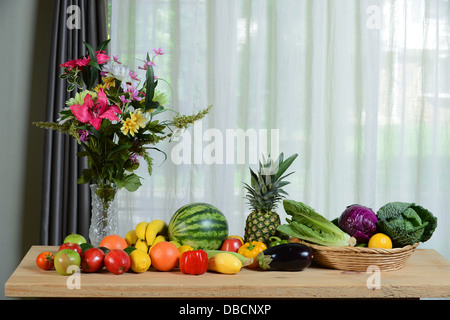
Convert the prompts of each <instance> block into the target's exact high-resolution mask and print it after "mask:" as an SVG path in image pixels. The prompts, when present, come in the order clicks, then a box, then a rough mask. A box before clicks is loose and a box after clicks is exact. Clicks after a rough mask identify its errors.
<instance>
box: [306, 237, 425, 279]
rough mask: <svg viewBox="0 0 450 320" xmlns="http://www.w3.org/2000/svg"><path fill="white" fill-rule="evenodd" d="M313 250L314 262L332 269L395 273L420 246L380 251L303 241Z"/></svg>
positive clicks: (377, 249)
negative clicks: (375, 267)
mask: <svg viewBox="0 0 450 320" xmlns="http://www.w3.org/2000/svg"><path fill="white" fill-rule="evenodd" d="M301 243H303V244H305V245H307V246H309V247H310V248H311V249H312V250H313V261H314V262H316V263H318V264H319V265H321V266H323V267H327V268H332V269H339V270H348V271H359V272H366V271H367V268H368V267H369V266H377V267H378V268H380V270H381V271H393V270H398V269H401V268H403V267H404V265H405V262H406V260H408V258H409V257H410V256H411V254H412V253H413V252H414V250H415V249H416V248H417V246H418V245H419V244H418V243H416V244H414V245H408V246H405V247H403V248H393V249H379V248H365V247H326V246H321V245H315V244H312V243H307V242H303V241H301Z"/></svg>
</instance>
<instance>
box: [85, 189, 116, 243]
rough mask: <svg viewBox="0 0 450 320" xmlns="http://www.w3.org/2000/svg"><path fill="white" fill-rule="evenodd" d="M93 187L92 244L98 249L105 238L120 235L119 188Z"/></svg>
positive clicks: (90, 230)
mask: <svg viewBox="0 0 450 320" xmlns="http://www.w3.org/2000/svg"><path fill="white" fill-rule="evenodd" d="M90 187H91V225H90V227H89V239H90V243H91V244H92V245H93V246H95V247H98V246H99V245H100V242H101V241H102V239H103V238H104V237H106V236H107V235H110V234H117V233H118V230H119V228H118V223H119V221H118V204H117V197H116V195H117V190H118V189H117V187H116V186H114V185H111V184H106V185H102V186H99V185H97V184H92V185H90Z"/></svg>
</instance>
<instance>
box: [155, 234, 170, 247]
mask: <svg viewBox="0 0 450 320" xmlns="http://www.w3.org/2000/svg"><path fill="white" fill-rule="evenodd" d="M162 241H167V238H166V236H164V235H162V234H160V235H158V236H157V237H156V238H155V241H153V243H152V246H154V245H155V244H157V243H158V242H162Z"/></svg>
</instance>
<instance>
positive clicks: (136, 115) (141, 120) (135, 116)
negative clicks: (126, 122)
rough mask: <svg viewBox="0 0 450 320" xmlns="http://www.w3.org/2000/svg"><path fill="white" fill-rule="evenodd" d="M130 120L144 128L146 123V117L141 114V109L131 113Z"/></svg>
mask: <svg viewBox="0 0 450 320" xmlns="http://www.w3.org/2000/svg"><path fill="white" fill-rule="evenodd" d="M130 117H131V120H133V121H134V122H136V123H137V125H138V126H139V127H141V128H144V127H145V125H146V123H147V118H146V117H145V116H144V115H143V114H142V112H141V110H136V111H135V112H133V113H132V114H131V115H130Z"/></svg>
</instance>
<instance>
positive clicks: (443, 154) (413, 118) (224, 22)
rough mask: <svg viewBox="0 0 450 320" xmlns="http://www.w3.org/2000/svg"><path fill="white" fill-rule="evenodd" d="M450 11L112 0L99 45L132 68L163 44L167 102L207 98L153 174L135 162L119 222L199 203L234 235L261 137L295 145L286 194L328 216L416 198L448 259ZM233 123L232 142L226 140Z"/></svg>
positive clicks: (187, 104)
mask: <svg viewBox="0 0 450 320" xmlns="http://www.w3.org/2000/svg"><path fill="white" fill-rule="evenodd" d="M449 15H450V9H449V3H448V2H447V1H445V0H442V1H382V0H380V1H360V0H348V1H345V0H343V1H299V0H292V1H289V0H284V1H268V0H267V1H263V0H254V1H242V0H227V1H220V0H218V1H214V0H203V1H201V0H179V1H164V0H154V1H138V0H135V1H125V0H111V30H110V31H111V48H110V49H111V54H114V55H117V56H119V58H120V59H121V60H122V61H124V62H125V63H126V64H128V65H129V66H130V67H132V68H134V69H136V70H137V66H138V65H140V63H141V62H140V61H139V60H137V59H144V57H145V56H146V53H147V52H152V49H153V48H159V47H161V48H162V49H163V51H164V52H165V55H163V56H161V57H158V60H157V61H156V64H157V67H156V68H155V72H156V74H157V76H159V77H161V78H164V79H166V80H167V81H168V82H169V83H171V86H172V89H173V96H171V106H172V107H173V108H174V109H175V110H177V111H180V112H181V113H184V114H189V113H194V112H196V111H198V110H200V109H201V108H203V107H205V106H207V105H210V104H212V105H213V108H212V110H211V112H210V114H209V115H208V116H207V117H206V118H205V119H204V120H203V121H202V122H201V123H199V124H198V126H196V127H192V128H190V130H189V131H188V132H187V133H185V135H183V136H182V137H181V138H180V141H178V142H172V143H170V144H169V143H164V144H160V145H158V147H160V148H161V149H163V150H164V151H165V152H166V153H167V155H168V159H167V161H165V162H163V160H164V157H163V156H162V155H161V154H158V153H155V155H154V156H155V161H154V163H155V167H154V171H153V175H152V176H151V177H147V175H146V168H145V165H144V164H142V166H141V168H140V175H141V176H144V177H146V179H145V182H144V186H143V187H142V188H141V189H140V190H138V191H137V192H135V193H127V192H122V193H121V195H120V201H121V225H122V226H121V228H122V233H124V234H125V232H126V231H128V230H129V229H132V228H134V226H135V225H136V223H138V222H140V221H142V220H143V219H147V220H151V219H154V218H162V219H165V220H167V221H168V220H169V219H170V217H171V215H172V214H173V213H174V212H175V211H176V209H178V208H179V207H181V206H182V205H184V204H187V203H190V202H196V201H202V202H209V203H211V204H213V205H215V206H217V207H218V208H219V209H220V210H222V212H224V214H225V215H226V216H227V218H228V221H229V225H230V233H233V234H243V229H244V223H245V218H246V216H247V214H248V213H249V209H248V207H247V204H246V201H245V199H244V195H245V193H244V188H243V185H242V183H243V182H248V181H249V170H248V168H249V166H251V167H252V168H256V167H257V164H256V163H254V162H255V161H254V159H255V158H254V157H255V156H256V157H259V155H260V154H261V152H267V150H266V149H264V148H262V145H261V144H260V143H261V142H262V141H263V143H264V142H266V141H267V144H268V146H272V147H274V146H275V145H276V146H278V149H279V151H280V152H284V153H285V155H287V156H288V155H291V154H293V153H298V154H299V157H298V158H297V160H295V162H294V164H293V165H292V167H291V169H292V170H294V171H295V174H294V175H292V176H290V181H291V184H290V185H288V186H287V187H286V191H287V192H288V193H289V195H290V198H292V199H294V200H298V201H303V202H305V203H308V204H309V205H311V206H312V207H314V208H315V209H316V210H317V211H318V212H320V213H322V214H323V215H324V216H326V217H328V218H330V219H332V218H335V217H337V216H338V215H339V214H340V213H341V212H342V211H343V210H344V209H345V207H346V206H347V205H349V204H353V203H360V204H363V205H366V206H369V207H371V208H373V209H374V210H375V211H376V210H378V209H379V207H381V206H382V205H383V204H385V203H387V202H390V201H408V202H415V203H418V204H421V205H423V206H424V207H426V208H428V209H429V210H431V211H432V212H433V213H435V215H436V216H438V219H439V221H438V229H437V230H436V232H435V234H434V236H433V237H432V239H431V240H430V241H429V242H427V243H425V244H424V245H422V247H431V248H435V249H437V250H438V251H439V252H441V253H442V254H444V255H446V256H447V257H449V256H450V249H449V241H448V237H446V235H445V233H446V230H447V229H448V228H449V227H450V222H449V219H448V213H447V212H448V208H449V207H450V200H449V197H448V194H449V192H450V165H449V163H450V162H449V160H450V151H449V150H450V148H449V146H450V128H449V126H450V103H449V96H450V95H449V94H450V79H449V75H450V72H449V71H450V61H449V57H448V52H449V51H448V50H449V36H450V31H449V30H450V25H449V20H448V19H449ZM160 86H161V88H160V89H165V90H167V92H168V93H169V94H171V93H170V90H169V88H168V86H167V85H166V84H165V83H163V82H160ZM239 129H241V130H242V131H239ZM264 130H266V131H264ZM242 132H244V133H247V139H246V142H247V144H246V145H245V146H244V148H242V146H240V145H239V141H241V140H239V138H235V139H232V138H233V135H234V134H236V135H239V133H242ZM265 133H266V134H267V139H265V138H264V137H265V135H264V134H265ZM187 142H188V143H187ZM233 143H234V144H233ZM230 145H231V146H232V147H233V146H234V148H231V147H229V146H230ZM188 147H190V150H189V148H188ZM180 150H182V151H180ZM242 150H244V151H245V161H242V159H241V158H240V156H241V155H242V154H241V155H240V154H239V152H240V151H242ZM233 151H234V153H233ZM181 156H184V160H185V161H184V162H182V163H179V160H180V157H181ZM186 160H190V161H186ZM186 162H190V163H186ZM278 212H279V214H280V216H281V219H282V221H284V218H285V217H286V214H285V213H284V210H283V208H282V206H281V205H280V206H279V208H278Z"/></svg>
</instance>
